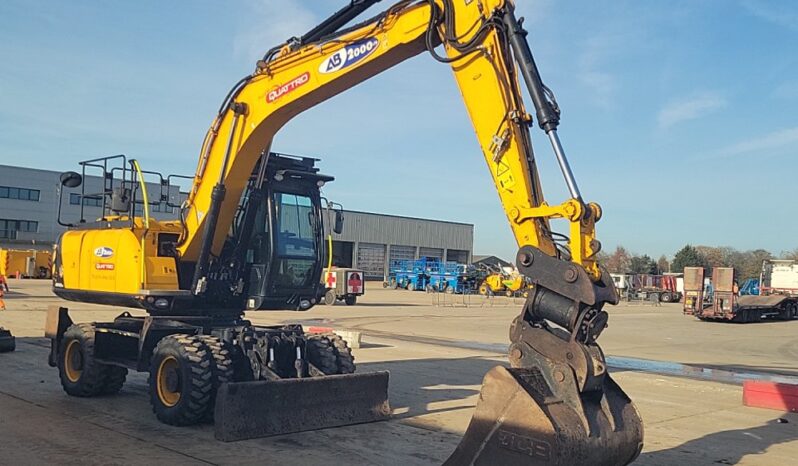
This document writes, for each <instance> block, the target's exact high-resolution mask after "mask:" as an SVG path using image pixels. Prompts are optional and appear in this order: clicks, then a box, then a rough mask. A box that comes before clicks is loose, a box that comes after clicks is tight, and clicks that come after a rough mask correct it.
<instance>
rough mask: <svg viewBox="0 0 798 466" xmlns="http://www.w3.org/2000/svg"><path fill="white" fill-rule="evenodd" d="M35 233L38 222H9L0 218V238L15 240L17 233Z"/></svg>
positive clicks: (37, 228) (37, 229)
mask: <svg viewBox="0 0 798 466" xmlns="http://www.w3.org/2000/svg"><path fill="white" fill-rule="evenodd" d="M20 231H22V232H25V233H37V232H38V231H39V222H36V221H33V220H9V219H3V218H0V238H2V239H17V232H20Z"/></svg>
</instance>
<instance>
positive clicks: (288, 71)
mask: <svg viewBox="0 0 798 466" xmlns="http://www.w3.org/2000/svg"><path fill="white" fill-rule="evenodd" d="M364 3H370V2H352V5H351V6H350V7H349V8H345V9H343V10H341V11H339V12H338V13H336V15H334V16H333V17H332V18H330V19H329V20H327V21H326V22H325V23H322V25H320V26H319V27H317V28H315V29H314V30H313V31H311V32H309V33H308V34H306V35H305V36H303V38H302V39H300V40H295V41H289V42H288V43H286V44H284V45H282V46H280V47H278V48H275V49H273V50H272V51H271V52H270V53H269V54H267V56H266V57H264V59H263V60H262V61H260V62H259V63H258V66H257V69H256V71H255V72H254V73H253V74H251V75H249V76H247V77H245V78H243V79H242V80H241V81H239V83H237V84H236V86H235V87H234V88H233V89H232V90H231V92H230V94H229V95H228V97H227V98H226V99H225V102H224V104H223V105H222V108H221V110H220V113H219V115H218V116H217V118H216V120H215V121H214V123H213V124H212V126H211V128H210V130H209V132H208V135H207V137H206V139H205V143H204V145H203V149H202V154H201V158H200V163H199V167H198V170H197V173H196V177H195V184H194V189H193V191H192V193H191V196H190V198H189V200H188V204H187V214H186V215H185V220H186V233H185V236H184V238H183V241H182V243H181V244H180V245H179V251H180V253H181V255H182V257H183V258H184V259H187V260H196V268H195V274H194V281H193V283H192V290H193V292H194V293H201V292H202V283H203V281H204V280H205V275H204V274H205V273H206V272H205V271H206V267H207V263H208V258H209V257H210V256H212V255H218V253H219V250H220V248H221V246H222V240H223V238H224V232H225V230H226V229H227V228H228V226H229V224H230V221H231V218H230V217H231V216H232V215H233V212H234V210H235V209H234V207H235V202H236V200H237V199H238V198H239V197H240V195H241V190H242V189H243V183H242V181H241V180H244V179H245V178H246V175H247V174H249V173H250V172H251V170H252V168H253V166H254V164H255V162H256V161H257V159H258V156H259V155H260V154H261V152H263V151H264V150H268V148H269V147H270V145H271V141H272V139H273V137H274V135H275V133H276V132H277V131H278V130H279V129H280V128H281V127H282V126H283V125H284V124H285V123H286V122H287V121H288V120H290V119H291V118H292V117H293V116H295V115H297V114H299V113H300V112H302V111H305V110H306V109H308V108H310V107H312V106H314V105H316V104H318V103H320V102H322V101H324V100H326V99H329V98H330V97H332V96H334V95H336V94H338V93H340V92H342V91H344V90H346V89H349V88H351V87H354V86H356V85H357V84H359V83H360V82H362V81H363V80H365V79H368V78H370V77H372V76H374V75H376V74H378V73H380V72H382V71H384V70H386V69H388V68H390V67H392V66H394V65H396V64H398V63H400V62H402V61H404V60H406V59H408V58H410V57H412V56H414V55H417V54H419V53H422V52H428V53H429V54H431V55H432V56H433V57H434V58H435V59H436V60H438V61H440V62H443V63H447V64H449V65H450V66H451V69H452V71H453V73H454V77H455V80H456V82H457V84H458V86H459V87H460V91H461V94H462V97H463V100H464V103H465V106H466V109H467V111H468V114H469V116H470V118H471V121H472V123H473V126H474V131H475V133H476V136H477V141H478V143H479V145H480V147H481V149H482V153H483V156H484V158H485V161H486V164H487V167H488V170H489V172H490V174H491V176H492V178H493V181H494V183H495V186H496V188H497V191H498V194H499V197H500V200H501V203H502V206H503V207H504V209H505V213H506V215H507V218H508V220H509V221H510V226H511V228H512V230H513V233H514V235H515V237H516V240H517V242H518V245H519V247H520V248H521V249H520V251H519V253H518V258H517V261H518V266H519V269H520V270H521V272H522V273H523V274H524V275H526V276H527V277H528V278H529V280H530V281H531V282H532V283H533V284H534V285H535V286H534V289H533V291H532V292H531V293H530V295H529V297H528V300H527V304H526V305H525V307H524V309H523V310H522V312H521V314H520V315H519V317H518V318H517V319H516V321H515V322H514V323H513V326H512V328H511V332H510V340H511V347H510V363H511V366H512V368H511V369H506V368H501V367H498V368H496V369H494V370H493V371H491V372H490V373H489V374H488V375H487V376H486V379H485V383H484V386H483V391H482V395H481V397H480V404H479V405H478V407H477V412H476V415H475V417H474V420H473V421H472V424H471V426H470V427H469V430H468V432H467V434H466V435H465V437H464V439H463V442H462V443H461V445H460V447H458V449H457V451H456V452H455V453H454V455H453V456H452V458H451V459H450V463H451V464H482V463H487V462H492V463H497V461H498V463H497V464H516V463H518V464H522V463H524V464H525V463H528V462H535V461H542V462H546V463H552V464H577V463H584V464H625V463H629V462H631V461H632V460H633V459H634V458H636V457H637V455H638V454H639V452H640V450H641V448H642V423H641V421H640V418H639V416H638V414H637V412H636V410H635V408H634V406H633V405H632V403H631V401H630V400H629V398H628V397H627V396H626V395H625V394H624V393H623V391H622V390H621V389H620V388H619V387H618V386H617V385H616V384H615V383H614V382H613V381H612V380H611V378H610V376H609V374H608V373H607V366H606V361H605V359H604V355H603V353H602V352H601V349H600V348H599V347H598V345H597V344H596V339H597V338H598V336H599V335H600V333H601V332H602V330H603V329H604V327H605V326H606V323H607V317H608V316H607V313H606V312H605V311H604V310H602V307H603V306H604V305H605V304H606V303H610V304H616V303H617V301H618V298H617V296H616V294H615V288H614V287H613V286H612V281H611V280H610V279H609V276H608V274H607V273H606V272H604V271H603V270H602V269H601V268H600V267H599V266H598V264H597V263H596V261H595V255H596V253H597V252H598V251H599V250H600V247H601V246H600V243H599V242H598V241H597V240H596V239H595V223H596V221H598V220H599V219H600V217H601V209H600V208H599V207H598V205H597V204H593V203H587V202H585V201H584V200H583V198H582V195H581V193H580V191H579V188H578V186H577V183H576V181H575V179H574V176H573V173H572V171H571V168H570V165H569V163H568V159H567V158H566V156H565V153H564V150H563V147H562V145H561V143H560V140H559V137H558V136H557V126H558V124H559V116H560V112H559V108H558V106H557V104H556V101H555V100H554V97H553V94H552V92H551V91H550V90H549V89H548V88H547V87H545V85H543V82H542V80H541V77H540V74H539V72H538V69H537V66H536V64H535V61H534V58H533V56H532V53H531V51H530V48H529V45H528V42H527V40H526V31H525V30H524V29H523V28H522V26H521V22H520V21H519V20H518V19H517V18H516V16H515V12H514V5H513V3H512V2H510V1H505V0H479V1H473V2H470V1H455V0H428V1H417V2H413V1H400V2H398V3H396V4H395V5H393V6H392V7H390V8H389V9H388V10H386V11H385V12H384V13H382V14H380V15H378V16H377V17H376V18H373V19H371V20H368V21H365V22H363V23H360V24H358V25H356V26H353V27H351V28H349V29H345V30H340V29H338V28H340V27H341V26H342V25H343V24H344V23H345V22H346V21H348V20H350V19H352V18H353V17H354V16H355V14H356V13H359V12H360V11H362V9H363V8H364V7H365V6H367V5H364ZM439 45H442V52H443V53H440V52H439V49H438V46H439ZM519 74H520V76H521V77H522V79H523V81H524V83H525V86H526V88H527V90H528V91H529V96H530V98H531V101H532V102H533V104H534V106H535V118H536V120H537V123H538V125H539V126H540V128H541V129H542V130H544V131H545V133H546V134H547V136H548V139H549V141H550V143H551V145H552V149H553V152H554V154H555V156H556V159H557V161H558V164H559V166H560V168H561V170H562V173H563V176H564V179H565V182H566V185H567V188H568V191H569V193H570V194H571V198H570V199H568V200H566V201H565V202H563V203H561V204H556V205H549V204H548V203H546V201H545V200H544V197H543V190H542V187H541V183H540V179H539V176H538V171H537V168H536V162H535V156H534V154H533V150H532V145H531V137H530V134H529V127H530V126H531V124H532V122H533V117H532V116H531V115H530V114H529V113H528V112H527V111H526V109H525V108H524V102H523V97H522V93H521V86H520V79H519V77H518V75H519ZM209 201H210V202H209ZM556 218H562V219H565V220H566V221H567V222H568V224H569V231H568V235H567V243H565V244H563V243H562V241H557V238H559V237H555V233H553V232H552V230H551V225H550V220H552V219H556ZM497 459H498V460H497Z"/></svg>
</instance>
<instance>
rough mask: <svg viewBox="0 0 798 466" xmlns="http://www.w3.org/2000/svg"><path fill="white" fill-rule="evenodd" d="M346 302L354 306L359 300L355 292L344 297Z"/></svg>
mask: <svg viewBox="0 0 798 466" xmlns="http://www.w3.org/2000/svg"><path fill="white" fill-rule="evenodd" d="M344 302H345V303H346V305H347V306H354V305H355V303H356V302H357V296H356V295H353V294H349V295H346V297H345V298H344Z"/></svg>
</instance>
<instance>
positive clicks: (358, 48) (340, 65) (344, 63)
mask: <svg viewBox="0 0 798 466" xmlns="http://www.w3.org/2000/svg"><path fill="white" fill-rule="evenodd" d="M379 43H380V41H379V40H378V39H377V38H375V37H372V38H371V39H366V40H362V41H360V42H355V43H354V44H350V45H347V46H346V47H344V48H342V49H341V50H339V51H337V52H335V53H334V54H333V55H330V56H329V57H327V59H325V60H324V61H323V62H321V65H319V72H320V73H334V72H336V71H341V70H342V69H344V68H347V67H349V66H352V65H354V64H355V63H357V62H359V61H360V60H362V59H364V58H366V57H368V56H369V55H371V54H372V53H374V51H375V50H377V44H379Z"/></svg>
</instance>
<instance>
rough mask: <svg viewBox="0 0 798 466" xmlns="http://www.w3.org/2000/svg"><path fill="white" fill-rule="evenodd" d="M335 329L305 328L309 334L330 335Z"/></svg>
mask: <svg viewBox="0 0 798 466" xmlns="http://www.w3.org/2000/svg"><path fill="white" fill-rule="evenodd" d="M333 330H334V329H333V328H332V327H305V331H306V332H308V333H330V332H332V331H333Z"/></svg>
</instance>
